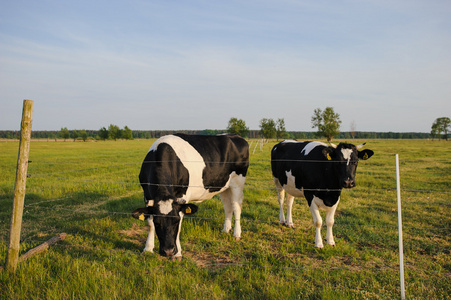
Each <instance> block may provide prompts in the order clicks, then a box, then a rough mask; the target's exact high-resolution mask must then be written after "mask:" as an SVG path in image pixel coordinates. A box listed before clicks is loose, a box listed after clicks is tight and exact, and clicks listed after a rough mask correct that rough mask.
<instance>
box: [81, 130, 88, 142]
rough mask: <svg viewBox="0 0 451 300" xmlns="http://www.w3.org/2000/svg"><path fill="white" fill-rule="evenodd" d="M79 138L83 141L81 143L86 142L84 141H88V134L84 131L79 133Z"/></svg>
mask: <svg viewBox="0 0 451 300" xmlns="http://www.w3.org/2000/svg"><path fill="white" fill-rule="evenodd" d="M80 137H81V139H82V140H83V142H86V140H87V139H88V133H87V132H86V130H82V131H80Z"/></svg>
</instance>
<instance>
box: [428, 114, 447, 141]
mask: <svg viewBox="0 0 451 300" xmlns="http://www.w3.org/2000/svg"><path fill="white" fill-rule="evenodd" d="M450 126H451V119H450V118H448V117H442V118H437V119H435V121H434V123H433V124H432V130H431V135H432V138H434V137H435V136H437V137H438V138H439V139H440V138H442V137H443V139H445V140H448V132H449V131H450ZM442 132H443V136H442Z"/></svg>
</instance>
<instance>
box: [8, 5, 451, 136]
mask: <svg viewBox="0 0 451 300" xmlns="http://www.w3.org/2000/svg"><path fill="white" fill-rule="evenodd" d="M450 15H451V1H447V0H440V1H438V0H428V1H424V0H423V1H417V0H396V1H392V0H387V1H385V0H381V1H376V0H369V1H327V0H324V1H322V0H319V1H305V0H299V1H294V0H277V1H270V0H267V1H265V0H263V1H233V0H232V1H168V0H166V1H144V0H139V1H138V0H131V1H115V0H113V1H92V0H90V1H84V0H79V1H62V0H59V1H46V0H41V1H30V0H26V1H22V0H15V1H5V0H0V130H18V129H19V128H20V119H21V110H22V102H23V100H24V99H32V100H34V113H33V129H34V130H59V129H60V128H62V127H68V128H69V129H99V128H101V127H108V125H109V124H115V125H118V126H119V127H121V128H122V127H124V126H128V127H130V128H131V129H136V130H158V129H168V130H178V129H194V130H197V129H199V130H202V129H224V128H225V127H226V126H227V123H228V120H229V119H230V118H231V117H237V118H240V119H243V120H244V121H245V122H246V124H247V126H248V127H249V128H250V129H259V122H260V120H261V119H262V118H273V119H278V118H284V119H285V124H286V128H287V130H293V131H311V130H313V129H312V128H311V116H312V115H313V111H314V109H315V108H321V109H324V108H325V107H327V106H331V107H333V108H334V110H335V112H337V113H338V114H339V115H340V119H341V121H342V126H341V130H342V131H349V130H350V127H351V123H352V122H354V124H355V127H356V129H357V130H358V131H395V132H408V131H415V132H429V131H430V128H431V125H432V123H433V121H434V120H435V119H436V118H438V117H451V18H450V17H449V16H450Z"/></svg>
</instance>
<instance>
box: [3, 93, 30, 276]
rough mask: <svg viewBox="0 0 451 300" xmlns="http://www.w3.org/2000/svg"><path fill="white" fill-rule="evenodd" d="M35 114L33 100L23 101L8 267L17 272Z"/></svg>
mask: <svg viewBox="0 0 451 300" xmlns="http://www.w3.org/2000/svg"><path fill="white" fill-rule="evenodd" d="M32 116H33V101H32V100H24V101H23V111H22V123H21V126H20V143H19V157H18V159H17V171H16V184H15V186H14V200H13V212H12V216H11V230H10V232H9V248H8V256H7V259H6V268H7V269H8V270H9V271H10V272H15V271H16V268H17V262H18V261H19V249H20V230H21V228H22V215H23V207H24V198H25V187H26V183H27V168H28V155H29V153H30V138H31V124H32Z"/></svg>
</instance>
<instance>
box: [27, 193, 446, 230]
mask: <svg viewBox="0 0 451 300" xmlns="http://www.w3.org/2000/svg"><path fill="white" fill-rule="evenodd" d="M66 199H69V198H59V199H55V200H47V201H41V202H37V203H31V204H28V205H26V206H25V208H28V207H31V206H35V205H39V204H41V203H47V202H50V201H61V200H66ZM51 209H53V207H51ZM58 209H59V210H64V211H70V212H73V213H74V214H76V213H91V214H107V215H124V216H131V214H132V213H131V212H123V211H107V210H92V209H70V208H64V207H59V208H58ZM159 217H162V218H178V216H168V215H161V216H159ZM276 217H277V216H276ZM183 219H184V220H187V219H188V220H207V221H224V218H212V217H198V216H184V217H183ZM241 221H245V222H256V223H267V224H280V222H279V220H260V219H252V218H245V217H241ZM296 224H300V225H301V224H302V225H312V224H313V223H312V222H302V221H300V222H296ZM336 226H338V227H379V228H397V227H398V225H376V224H346V223H340V222H338V223H337V222H335V224H334V227H336ZM403 228H407V229H416V230H431V231H434V230H451V228H448V227H439V228H432V227H414V226H403Z"/></svg>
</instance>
